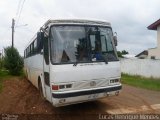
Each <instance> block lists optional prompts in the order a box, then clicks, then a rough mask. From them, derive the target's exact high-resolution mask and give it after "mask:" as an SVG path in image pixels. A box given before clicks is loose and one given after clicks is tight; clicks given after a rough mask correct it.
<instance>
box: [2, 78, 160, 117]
mask: <svg viewBox="0 0 160 120" xmlns="http://www.w3.org/2000/svg"><path fill="white" fill-rule="evenodd" d="M0 113H2V114H3V113H8V114H79V113H89V114H91V113H97V114H98V113H106V114H130V113H152V114H155V113H159V114H160V92H158V91H150V90H145V89H141V88H135V87H131V86H128V85H123V88H122V92H121V93H120V95H119V96H114V97H108V98H104V99H101V100H97V101H93V102H86V103H80V104H75V105H70V106H65V107H60V108H55V107H53V106H52V105H51V104H50V103H49V102H47V101H44V100H42V99H41V97H40V95H39V91H38V90H37V89H36V88H35V87H34V86H33V85H32V84H31V83H30V82H28V81H27V80H26V79H24V78H23V79H22V78H18V77H14V78H12V79H9V80H5V81H4V83H3V91H2V92H1V93H0Z"/></svg>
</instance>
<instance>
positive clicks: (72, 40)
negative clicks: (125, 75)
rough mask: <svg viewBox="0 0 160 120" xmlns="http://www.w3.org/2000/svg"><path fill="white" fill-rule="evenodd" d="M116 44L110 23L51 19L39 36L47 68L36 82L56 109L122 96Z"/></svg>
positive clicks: (41, 52)
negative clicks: (120, 94)
mask: <svg viewBox="0 0 160 120" xmlns="http://www.w3.org/2000/svg"><path fill="white" fill-rule="evenodd" d="M40 41H41V42H40ZM116 42H117V41H116V37H115V36H113V32H112V28H111V25H110V23H108V22H104V21H93V20H50V21H48V22H46V23H45V25H44V26H43V27H42V28H41V29H40V32H39V33H38V34H37V46H39V45H41V46H43V47H42V48H41V49H42V50H39V51H40V53H39V55H40V56H43V62H42V63H43V69H42V70H41V72H40V73H39V74H40V75H39V76H40V77H38V76H37V77H38V80H37V81H36V80H35V81H36V82H35V81H34V83H37V84H36V85H37V86H39V82H40V83H41V85H40V88H39V89H40V91H42V92H41V93H42V95H43V96H44V97H45V98H46V99H47V100H48V101H50V102H51V103H52V104H53V105H54V106H56V107H59V106H65V105H70V104H75V103H81V102H85V101H92V100H97V99H100V98H104V97H109V96H113V95H118V94H119V93H120V90H121V89H122V85H121V83H120V78H121V72H120V62H119V59H118V56H117V51H116ZM40 43H41V44H40ZM42 44H43V45H42ZM30 60H31V59H30ZM37 60H38V59H37ZM39 79H40V80H39Z"/></svg>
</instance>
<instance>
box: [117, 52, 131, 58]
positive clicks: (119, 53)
mask: <svg viewBox="0 0 160 120" xmlns="http://www.w3.org/2000/svg"><path fill="white" fill-rule="evenodd" d="M117 54H118V57H121V58H123V55H126V54H129V53H128V52H127V51H126V50H122V51H117Z"/></svg>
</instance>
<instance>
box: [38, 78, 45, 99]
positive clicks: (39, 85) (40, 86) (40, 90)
mask: <svg viewBox="0 0 160 120" xmlns="http://www.w3.org/2000/svg"><path fill="white" fill-rule="evenodd" d="M38 88H39V93H40V96H41V98H42V99H43V100H45V97H44V95H43V88H42V83H41V80H38Z"/></svg>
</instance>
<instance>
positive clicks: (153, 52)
mask: <svg viewBox="0 0 160 120" xmlns="http://www.w3.org/2000/svg"><path fill="white" fill-rule="evenodd" d="M147 28H148V29H149V30H156V31H157V47H156V48H150V49H148V58H151V59H160V19H159V20H157V21H156V22H154V23H152V24H151V25H149V26H148V27H147Z"/></svg>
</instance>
